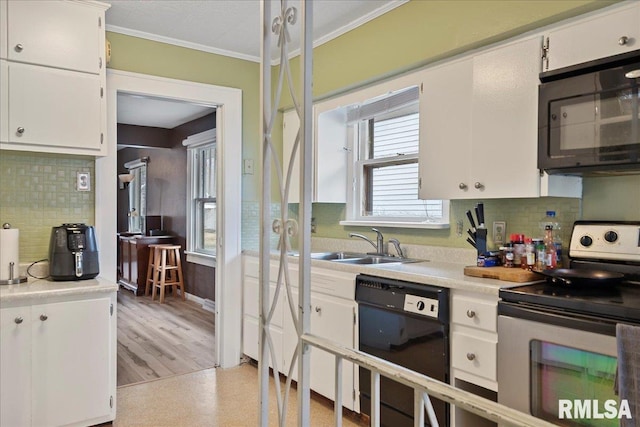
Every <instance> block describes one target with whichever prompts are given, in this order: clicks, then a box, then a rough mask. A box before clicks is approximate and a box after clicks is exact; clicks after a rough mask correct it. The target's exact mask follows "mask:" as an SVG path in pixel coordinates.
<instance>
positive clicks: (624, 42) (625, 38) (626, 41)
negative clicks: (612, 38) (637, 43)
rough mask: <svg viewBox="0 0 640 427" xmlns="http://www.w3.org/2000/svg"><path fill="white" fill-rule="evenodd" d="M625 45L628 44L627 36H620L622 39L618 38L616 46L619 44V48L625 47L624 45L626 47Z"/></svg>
mask: <svg viewBox="0 0 640 427" xmlns="http://www.w3.org/2000/svg"><path fill="white" fill-rule="evenodd" d="M627 43H629V37H627V36H622V37H620V38H619V39H618V44H619V45H620V46H626V45H627Z"/></svg>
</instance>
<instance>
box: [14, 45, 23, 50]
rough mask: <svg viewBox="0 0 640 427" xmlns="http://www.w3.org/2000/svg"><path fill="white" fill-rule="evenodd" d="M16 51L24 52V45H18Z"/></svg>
mask: <svg viewBox="0 0 640 427" xmlns="http://www.w3.org/2000/svg"><path fill="white" fill-rule="evenodd" d="M14 49H15V51H16V52H22V50H23V49H24V46H22V44H20V43H18V44H17V45H16V47H15V48H14Z"/></svg>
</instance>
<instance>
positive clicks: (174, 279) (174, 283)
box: [151, 245, 185, 304]
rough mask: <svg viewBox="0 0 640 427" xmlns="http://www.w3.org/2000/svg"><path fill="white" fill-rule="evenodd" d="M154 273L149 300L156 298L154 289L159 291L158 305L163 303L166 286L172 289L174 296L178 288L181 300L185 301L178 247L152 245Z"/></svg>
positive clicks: (179, 247)
mask: <svg viewBox="0 0 640 427" xmlns="http://www.w3.org/2000/svg"><path fill="white" fill-rule="evenodd" d="M154 246H155V247H154V252H155V253H154V255H153V257H154V260H153V261H154V267H153V268H154V271H153V282H152V292H151V300H152V301H153V300H155V298H156V288H159V289H160V304H162V303H163V302H164V292H165V288H166V287H167V286H170V287H173V288H174V289H173V292H174V295H175V294H176V291H177V289H178V287H179V288H180V294H181V295H182V300H183V301H184V300H185V291H184V280H183V277H182V261H181V259H180V249H181V248H182V246H180V245H154Z"/></svg>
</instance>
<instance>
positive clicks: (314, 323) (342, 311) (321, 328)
mask: <svg viewBox="0 0 640 427" xmlns="http://www.w3.org/2000/svg"><path fill="white" fill-rule="evenodd" d="M355 307H356V305H355V303H353V302H349V301H345V300H340V299H336V298H331V297H327V296H324V295H319V294H315V293H314V294H312V295H311V333H312V334H314V335H317V336H319V337H322V338H326V339H328V340H331V341H333V343H335V344H337V345H340V346H343V347H347V348H351V349H353V348H354V346H355V336H354V330H355ZM335 364H336V358H335V356H334V355H332V354H330V353H327V352H325V351H322V350H320V349H318V348H312V350H311V388H312V389H313V390H314V391H316V392H318V393H320V394H321V395H323V396H326V397H328V398H329V399H332V400H333V399H334V397H335ZM353 391H354V366H353V364H352V363H350V362H344V361H343V362H342V405H343V406H345V407H346V408H348V409H351V410H353V407H354V406H353V405H354V392H353Z"/></svg>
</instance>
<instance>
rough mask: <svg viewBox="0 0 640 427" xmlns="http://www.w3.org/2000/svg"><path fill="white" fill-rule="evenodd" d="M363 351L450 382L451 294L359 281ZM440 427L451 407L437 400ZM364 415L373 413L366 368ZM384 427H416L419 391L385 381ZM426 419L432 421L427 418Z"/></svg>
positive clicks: (366, 279)
mask: <svg viewBox="0 0 640 427" xmlns="http://www.w3.org/2000/svg"><path fill="white" fill-rule="evenodd" d="M356 302H357V303H358V316H359V349H360V351H363V352H365V353H368V354H371V355H373V356H376V357H379V358H381V359H384V360H387V361H389V362H392V363H395V364H396V365H400V366H403V367H405V368H408V369H411V370H413V371H416V372H418V373H421V374H424V375H426V376H428V377H431V378H434V379H437V380H440V381H442V382H445V383H449V290H448V289H446V288H440V287H435V286H429V285H421V284H416V283H409V282H404V281H399V280H393V279H385V278H380V277H374V276H368V275H364V274H361V275H359V276H358V277H357V278H356ZM431 402H432V403H433V407H434V409H435V412H436V417H437V419H438V423H439V424H440V426H448V425H449V404H448V403H446V402H443V401H441V400H439V399H434V398H431ZM360 410H361V411H362V412H363V413H365V414H367V415H370V413H371V373H370V371H369V370H368V369H365V368H360ZM380 418H381V423H380V425H381V426H385V427H399V426H408V427H411V426H413V389H412V388H409V387H407V386H405V385H403V384H400V383H397V382H395V381H392V380H390V379H388V378H386V377H384V376H382V375H381V376H380ZM425 420H427V424H426V425H430V424H428V418H427V417H426V414H425Z"/></svg>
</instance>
